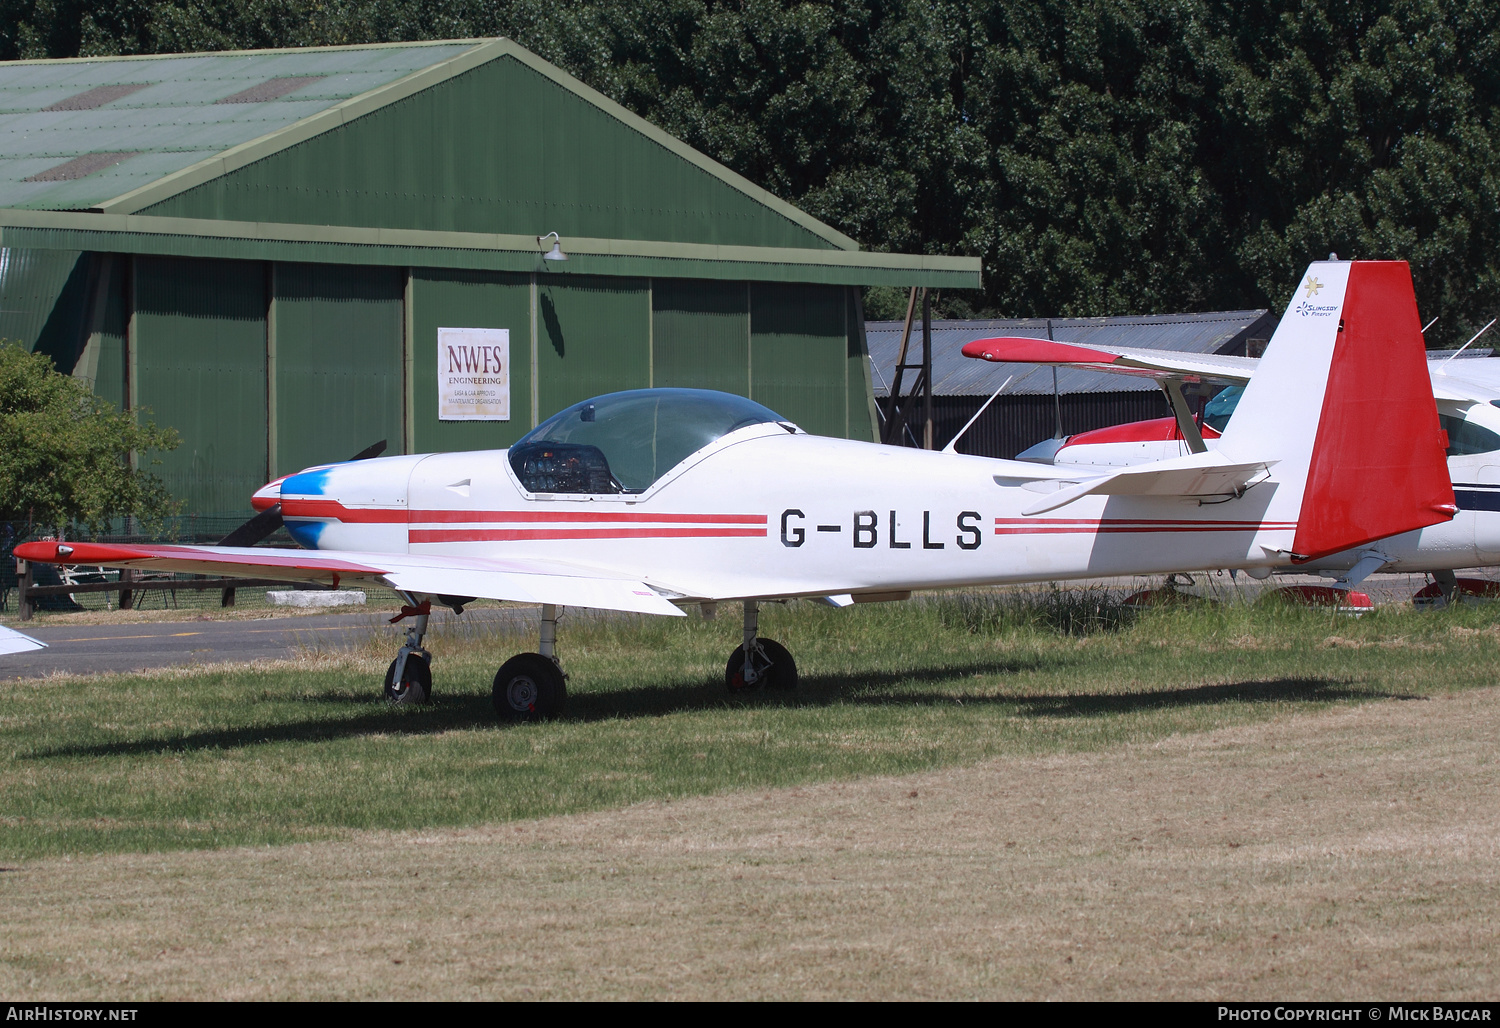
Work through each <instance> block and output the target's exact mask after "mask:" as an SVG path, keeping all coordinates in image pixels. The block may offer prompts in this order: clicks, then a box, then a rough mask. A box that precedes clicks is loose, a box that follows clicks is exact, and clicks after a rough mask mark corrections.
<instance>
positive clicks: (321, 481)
mask: <svg viewBox="0 0 1500 1028" xmlns="http://www.w3.org/2000/svg"><path fill="white" fill-rule="evenodd" d="M332 474H333V469H332V468H323V469H322V470H320V471H303V472H301V473H300V474H296V475H290V476H288V477H287V479H286V481H284V482H282V483H281V495H282V496H323V495H325V494H327V492H328V477H329V476H330V475H332Z"/></svg>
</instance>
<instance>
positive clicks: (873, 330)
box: [865, 310, 1276, 396]
mask: <svg viewBox="0 0 1500 1028" xmlns="http://www.w3.org/2000/svg"><path fill="white" fill-rule="evenodd" d="M1275 320H1276V319H1275V318H1274V317H1273V316H1272V315H1270V314H1269V312H1267V311H1265V310H1248V311H1215V312H1210V313H1205V314H1150V315H1133V316H1122V317H1113V318H1001V319H995V320H989V321H934V322H933V323H932V391H933V395H935V396H989V395H990V394H991V393H993V392H994V391H995V390H996V389H999V388H1000V386H1001V384H1002V383H1004V382H1005V380H1006V379H1007V378H1011V377H1012V376H1014V380H1013V381H1012V382H1011V384H1010V385H1009V386H1008V387H1007V388H1006V390H1005V393H1006V395H1025V394H1036V393H1045V394H1048V395H1051V393H1052V375H1051V371H1050V368H1046V367H1043V366H1041V365H1037V364H995V363H991V362H989V361H982V360H975V359H974V358H972V357H965V356H964V355H963V354H962V353H960V352H959V351H960V350H961V349H962V348H963V345H964V344H965V343H969V342H973V341H974V340H975V339H988V338H991V337H993V336H1027V337H1030V338H1034V339H1056V340H1058V341H1059V342H1069V343H1081V344H1083V345H1089V344H1095V345H1101V344H1102V345H1106V346H1111V345H1112V346H1139V347H1149V348H1152V349H1158V350H1177V351H1180V352H1183V353H1231V352H1234V351H1235V350H1238V351H1239V352H1240V353H1241V354H1243V352H1244V340H1245V339H1246V338H1247V337H1250V336H1254V335H1255V333H1257V332H1264V333H1265V335H1266V336H1269V335H1270V332H1271V327H1272V326H1273V325H1274V324H1275ZM903 327H904V322H900V321H872V322H869V323H867V324H866V325H865V335H866V339H867V340H868V341H869V347H870V363H871V365H872V366H873V368H874V383H875V395H876V396H888V395H889V394H890V382H891V373H892V370H893V369H894V368H895V365H896V357H897V354H898V353H899V352H900V348H901V331H902V328H903ZM921 337H922V326H921V323H920V322H915V323H914V324H913V325H912V341H911V344H910V349H909V351H908V354H907V361H908V362H913V363H914V358H915V356H916V355H918V354H920V353H921V347H922V338H921ZM909 374H910V373H908V375H909ZM905 382H910V378H909V377H908V378H907V379H906V380H905ZM904 387H905V386H904V385H903V388H904ZM1157 388H1158V387H1157V385H1156V383H1155V382H1153V381H1151V380H1149V379H1140V378H1135V377H1133V376H1129V375H1111V374H1109V373H1108V372H1103V371H1084V370H1081V369H1076V368H1059V369H1058V372H1057V389H1058V392H1060V393H1123V392H1155V391H1156V390H1157Z"/></svg>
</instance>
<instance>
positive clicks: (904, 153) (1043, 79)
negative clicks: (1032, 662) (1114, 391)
mask: <svg viewBox="0 0 1500 1028" xmlns="http://www.w3.org/2000/svg"><path fill="white" fill-rule="evenodd" d="M483 35H507V36H510V37H512V38H514V39H516V40H517V41H518V42H520V43H521V44H522V45H524V46H526V47H528V48H530V49H531V50H533V51H535V52H537V53H539V54H540V55H542V56H543V57H545V58H547V59H548V60H550V61H553V62H554V63H556V64H558V65H559V66H561V67H563V68H565V69H567V70H568V71H570V72H571V73H573V74H575V75H577V76H579V77H580V78H582V79H583V80H584V81H586V82H588V83H589V84H590V85H593V86H594V87H596V88H598V89H600V90H601V91H602V92H604V93H606V94H607V95H609V96H611V97H613V98H615V99H616V100H618V101H620V102H621V103H623V104H624V105H625V106H627V107H629V108H630V109H632V110H634V111H635V112H636V113H638V114H640V115H642V116H643V117H646V118H647V119H649V120H651V121H653V122H655V123H656V124H658V125H660V126H661V127H663V128H664V129H666V130H667V131H669V132H671V133H673V134H674V135H677V136H679V137H681V138H683V139H684V140H686V141H687V142H689V143H691V144H692V145H693V146H695V147H697V148H699V149H701V150H703V151H704V152H706V153H708V154H710V155H711V156H713V157H715V158H717V159H718V160H720V161H722V162H724V163H725V164H727V165H728V166H729V167H731V168H733V169H734V170H736V171H738V172H740V173H741V174H743V175H745V176H747V177H748V178H750V179H752V180H753V181H755V182H757V183H759V184H761V185H763V186H765V187H766V188H768V189H770V190H772V191H773V192H775V193H777V194H778V195H780V196H782V197H784V198H785V199H787V200H789V201H791V202H793V203H796V204H798V205H799V206H801V207H803V208H804V209H806V210H808V211H809V212H811V213H813V214H815V215H816V216H818V217H820V218H822V219H824V220H826V221H828V222H830V223H831V224H833V225H835V226H837V227H839V228H840V229H842V230H843V231H845V232H847V233H849V234H850V235H852V236H854V237H855V238H857V239H859V240H860V241H861V242H862V243H863V244H865V245H866V246H869V247H871V248H875V249H887V250H901V251H907V252H912V251H916V252H925V253H965V254H975V255H979V256H981V257H982V258H983V260H984V273H985V285H984V289H983V290H982V291H980V292H978V293H970V294H965V295H957V294H955V295H951V296H949V297H945V298H944V300H943V304H942V306H943V307H944V309H946V310H949V311H953V312H956V313H968V312H970V311H973V312H989V313H994V314H1003V315H1043V314H1045V315H1052V314H1059V315H1062V314H1073V315H1097V314H1120V313H1145V312H1160V311H1170V310H1185V309H1194V308H1204V307H1240V306H1247V307H1248V306H1271V307H1279V306H1280V305H1281V304H1282V303H1284V302H1285V300H1286V298H1287V296H1288V295H1289V292H1290V290H1291V287H1292V284H1293V283H1294V281H1295V280H1296V278H1297V276H1298V275H1299V274H1300V273H1301V270H1302V267H1303V266H1304V265H1305V264H1306V262H1307V261H1309V260H1311V259H1313V258H1316V257H1320V256H1323V255H1326V254H1327V253H1328V252H1330V251H1336V252H1338V253H1339V254H1340V255H1341V256H1344V257H1353V256H1358V257H1368V258H1401V259H1405V260H1408V261H1410V262H1411V264H1412V269H1413V272H1414V275H1415V278H1416V284H1417V296H1418V301H1419V303H1420V305H1421V308H1422V313H1423V315H1424V317H1431V316H1433V315H1442V321H1441V322H1440V323H1439V326H1438V328H1437V329H1436V330H1435V340H1436V341H1437V342H1441V343H1447V344H1454V343H1457V342H1460V341H1461V340H1462V339H1463V338H1464V337H1466V335H1467V334H1468V333H1469V332H1470V331H1471V330H1472V329H1473V328H1474V327H1476V326H1477V325H1478V324H1480V323H1482V322H1483V321H1484V320H1487V319H1488V317H1489V316H1491V314H1492V313H1494V312H1496V311H1497V310H1500V177H1497V176H1500V171H1497V170H1496V169H1497V166H1500V162H1497V160H1496V158H1497V157H1500V60H1497V58H1500V6H1497V5H1495V4H1493V3H1486V2H1484V0H1250V2H1230V0H1175V2H1173V3H1171V4H1160V3H1149V2H1145V0H920V2H919V0H838V2H835V0H658V2H656V3H654V4H649V5H648V4H640V3H638V2H634V0H631V2H626V0H573V2H571V3H566V4H559V3H557V2H555V0H119V2H113V0H111V2H106V0H0V58H14V57H42V56H52V57H65V56H76V55H88V54H104V53H152V52H183V51H193V50H212V49H226V48H232V47H265V46H307V45H315V44H335V43H360V42H379V41H395V40H413V39H432V38H452V37H465V36H483ZM1429 341H1430V342H1432V341H1434V340H1431V339H1430V340H1429Z"/></svg>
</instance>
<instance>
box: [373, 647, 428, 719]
mask: <svg viewBox="0 0 1500 1028" xmlns="http://www.w3.org/2000/svg"><path fill="white" fill-rule="evenodd" d="M400 663H401V658H400V657H397V658H396V659H395V660H393V661H391V666H390V667H389V668H387V669H386V672H385V698H386V699H387V700H388V701H390V702H391V703H394V704H395V705H397V706H398V707H404V706H406V705H408V704H412V703H426V702H428V701H429V700H431V699H432V665H431V664H429V663H428V662H427V658H426V657H423V656H422V655H421V654H417V653H409V654H407V656H406V666H405V667H403V668H401V669H400V670H399V671H398V670H397V665H399V664H400ZM398 676H399V677H398Z"/></svg>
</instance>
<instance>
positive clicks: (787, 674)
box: [724, 600, 797, 693]
mask: <svg viewBox="0 0 1500 1028" xmlns="http://www.w3.org/2000/svg"><path fill="white" fill-rule="evenodd" d="M759 633H760V604H759V603H758V602H756V601H755V600H746V601H745V627H744V633H743V636H742V638H743V642H741V643H740V645H739V646H738V647H737V648H736V649H735V651H734V652H733V653H731V654H730V655H729V664H728V666H727V667H725V668H724V684H725V685H727V686H728V687H729V691H730V692H732V693H740V692H749V691H750V690H751V689H759V688H765V689H781V690H791V689H795V688H797V663H796V661H794V660H792V655H791V653H789V652H787V648H786V647H785V646H783V645H781V644H780V643H779V642H775V641H773V640H771V639H762V638H760V637H759Z"/></svg>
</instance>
